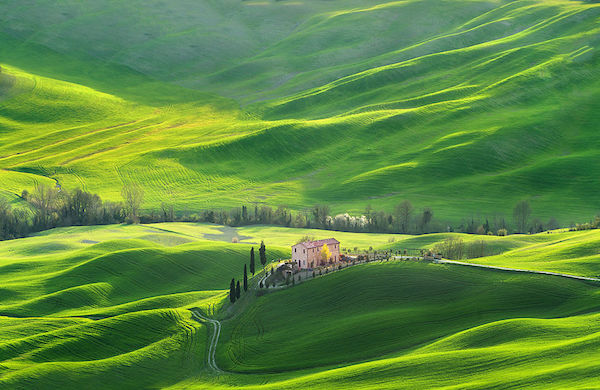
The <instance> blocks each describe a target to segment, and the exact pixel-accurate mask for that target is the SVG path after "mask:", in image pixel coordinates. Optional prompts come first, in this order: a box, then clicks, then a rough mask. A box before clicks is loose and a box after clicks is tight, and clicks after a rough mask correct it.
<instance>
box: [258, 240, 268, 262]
mask: <svg viewBox="0 0 600 390" xmlns="http://www.w3.org/2000/svg"><path fill="white" fill-rule="evenodd" d="M258 252H259V254H260V263H261V264H262V265H263V266H264V265H265V264H267V249H266V248H265V242H264V241H261V242H260V249H259V250H258Z"/></svg>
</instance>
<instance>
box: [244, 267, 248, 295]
mask: <svg viewBox="0 0 600 390" xmlns="http://www.w3.org/2000/svg"><path fill="white" fill-rule="evenodd" d="M244 291H248V271H247V267H246V264H244Z"/></svg>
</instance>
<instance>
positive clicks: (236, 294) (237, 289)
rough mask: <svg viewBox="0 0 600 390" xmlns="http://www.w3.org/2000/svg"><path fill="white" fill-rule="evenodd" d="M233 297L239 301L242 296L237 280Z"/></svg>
mask: <svg viewBox="0 0 600 390" xmlns="http://www.w3.org/2000/svg"><path fill="white" fill-rule="evenodd" d="M235 296H236V298H237V299H240V297H241V296H242V289H241V288H240V281H239V280H238V282H237V286H236V288H235Z"/></svg>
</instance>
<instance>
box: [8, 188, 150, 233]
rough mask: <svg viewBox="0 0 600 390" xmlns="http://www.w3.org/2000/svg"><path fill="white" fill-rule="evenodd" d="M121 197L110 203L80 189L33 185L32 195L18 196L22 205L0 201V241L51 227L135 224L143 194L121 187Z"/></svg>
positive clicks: (137, 219)
mask: <svg viewBox="0 0 600 390" xmlns="http://www.w3.org/2000/svg"><path fill="white" fill-rule="evenodd" d="M121 194H122V196H123V201H122V202H110V201H103V200H102V199H101V198H100V196H98V195H96V194H93V193H90V192H87V191H84V190H81V189H75V190H73V191H67V190H64V189H62V188H60V187H59V186H55V187H52V186H46V185H37V186H36V187H35V189H34V191H33V192H31V193H29V192H28V191H26V190H25V191H23V192H22V193H21V196H20V197H21V199H22V200H23V201H25V204H22V203H21V204H20V205H17V206H13V205H11V204H10V203H8V202H7V201H5V200H0V240H7V239H13V238H20V237H25V236H27V235H28V234H30V233H34V232H39V231H42V230H47V229H52V228H55V227H63V226H83V225H87V226H90V225H108V224H114V223H124V222H130V223H134V222H139V221H140V218H139V210H140V206H141V204H142V201H143V190H142V189H141V188H140V187H137V186H125V187H123V190H122V193H121Z"/></svg>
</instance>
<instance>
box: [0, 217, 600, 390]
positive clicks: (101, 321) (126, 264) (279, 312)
mask: <svg viewBox="0 0 600 390" xmlns="http://www.w3.org/2000/svg"><path fill="white" fill-rule="evenodd" d="M304 235H313V236H315V237H316V238H322V237H326V236H331V235H335V236H336V237H338V239H339V240H340V241H341V244H342V247H354V246H358V247H362V246H365V245H367V244H368V243H371V244H372V245H373V247H374V248H375V249H381V250H383V249H388V248H390V245H392V246H394V247H399V248H400V247H402V246H403V245H409V244H410V245H417V243H420V244H421V245H422V246H423V247H425V248H426V247H427V245H435V243H436V242H439V241H442V240H444V239H445V238H447V237H448V236H462V237H464V239H467V237H465V236H466V235H460V234H456V233H449V234H443V235H424V236H403V235H393V236H394V238H395V240H394V241H393V242H391V243H390V235H388V234H379V235H377V234H362V233H338V232H326V231H322V230H321V231H320V230H309V229H292V228H281V227H272V226H253V227H244V228H238V229H235V228H231V227H226V226H220V225H213V224H190V223H159V224H150V225H107V226H95V227H70V228H58V229H52V230H50V231H46V232H42V233H39V234H35V235H33V236H31V237H27V238H23V239H17V240H9V241H4V242H2V243H0V258H1V261H0V285H1V286H2V287H1V289H0V324H1V325H2V328H1V329H2V330H1V331H0V360H1V362H2V369H1V370H0V388H7V389H13V388H32V387H33V388H40V389H45V388H47V389H52V388H56V387H57V386H59V387H61V388H74V389H75V388H81V387H82V386H93V387H101V388H115V389H122V388H131V389H137V388H173V389H205V388H214V389H227V388H234V387H235V388H238V387H242V388H248V389H312V388H316V387H319V388H332V389H336V388H339V389H343V388H348V387H352V388H360V389H381V388H389V389H396V388H415V387H425V388H443V387H458V388H474V389H487V388H490V387H499V388H514V387H518V388H523V387H527V388H571V387H575V388H576V387H578V386H580V387H582V388H595V387H597V386H598V385H600V383H599V382H598V380H597V378H598V373H600V365H598V359H597V357H598V352H597V351H598V347H599V342H600V338H599V337H600V325H599V324H600V322H599V315H600V314H598V313H600V311H599V310H600V305H599V302H600V301H599V300H598V299H599V298H600V295H599V294H600V289H599V288H600V283H598V282H584V281H579V280H572V279H567V278H561V277H556V276H549V275H535V274H525V273H516V272H506V271H498V270H488V269H479V268H471V267H464V266H456V265H450V264H433V263H426V262H420V261H398V260H391V261H383V262H372V263H369V264H363V265H357V266H354V267H351V268H348V269H344V270H342V271H338V272H334V273H330V274H326V275H323V276H320V277H317V278H315V279H314V280H312V279H311V280H307V281H304V282H303V283H300V284H297V285H296V286H294V287H291V288H288V289H283V290H276V291H271V292H268V293H266V294H256V291H252V290H251V291H249V292H248V293H245V295H244V300H242V301H240V302H236V303H235V304H233V305H232V304H230V303H229V299H228V298H227V290H226V289H227V288H228V285H229V281H230V280H231V278H232V277H235V278H236V279H238V278H241V276H242V275H241V274H242V267H243V264H244V263H246V264H247V262H248V259H249V250H250V247H251V246H254V247H255V249H257V247H258V243H260V241H262V240H264V241H265V242H266V243H267V255H268V256H267V258H268V260H269V262H270V261H271V260H278V259H286V258H288V257H289V255H290V249H289V246H290V245H291V244H294V243H295V242H296V241H297V240H298V239H299V238H300V237H302V236H304ZM233 237H237V238H238V239H239V240H240V243H231V241H232V239H233ZM488 239H489V240H495V241H502V242H503V243H502V245H500V244H498V247H504V248H505V250H504V252H503V253H502V254H501V255H499V256H492V257H484V258H479V259H473V260H471V261H474V262H476V263H480V264H491V265H500V266H509V267H516V268H525V269H532V270H551V271H559V272H567V271H572V273H573V274H581V275H586V276H590V275H594V274H596V273H597V268H596V269H594V268H588V267H586V264H589V263H592V262H593V258H594V255H595V256H596V257H597V256H598V255H600V254H599V253H598V250H597V245H595V242H596V241H597V240H598V233H596V232H595V231H586V232H565V233H558V232H555V233H551V234H546V233H542V234H537V235H511V236H507V237H489V238H488ZM592 248H596V249H595V250H594V249H592ZM536 253H547V256H545V257H543V256H541V255H539V256H536V255H535V254H536ZM567 256H568V258H569V260H567V259H566V257H567ZM525 259H527V262H525ZM561 259H562V260H561ZM596 262H597V261H596ZM567 264H568V266H569V267H567V266H566V265H567ZM246 294H247V296H246ZM238 305H239V306H238ZM190 309H195V310H200V311H201V312H202V313H205V315H208V316H211V317H213V318H217V319H219V320H220V321H221V324H222V331H221V335H220V338H219V342H218V345H217V349H216V356H215V357H216V362H217V364H218V367H219V368H220V369H221V370H223V371H222V372H219V373H215V372H214V371H213V370H211V369H210V367H208V366H207V357H206V355H207V353H208V345H209V343H210V340H211V338H210V337H211V335H212V332H213V329H212V326H211V325H206V324H204V323H202V322H198V321H196V320H194V319H193V318H192V316H191V311H190Z"/></svg>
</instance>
